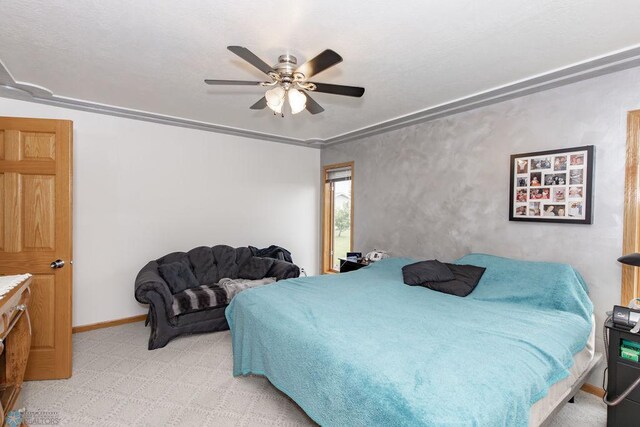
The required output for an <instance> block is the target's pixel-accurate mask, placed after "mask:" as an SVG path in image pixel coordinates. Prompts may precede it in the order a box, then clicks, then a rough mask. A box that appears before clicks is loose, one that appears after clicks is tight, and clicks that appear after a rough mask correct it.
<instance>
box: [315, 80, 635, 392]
mask: <svg viewBox="0 0 640 427" xmlns="http://www.w3.org/2000/svg"><path fill="white" fill-rule="evenodd" d="M639 94H640V68H635V69H630V70H627V71H622V72H618V73H614V74H609V75H605V76H602V77H597V78H594V79H590V80H585V81H582V82H579V83H575V84H571V85H567V86H563V87H559V88H556V89H552V90H548V91H545V92H540V93H536V94H532V95H529V96H525V97H521V98H517V99H512V100H509V101H505V102H502V103H499V104H494V105H490V106H486V107H482V108H478V109H475V110H471V111H467V112H464V113H460V114H456V115H453V116H450V117H446V118H442V119H439V120H434V121H432V122H428V123H423V124H419V125H414V126H409V127H405V128H402V129H398V130H396V131H393V132H388V133H385V134H382V135H377V136H373V137H370V138H367V139H362V140H359V141H354V142H349V143H346V144H340V145H335V146H332V147H328V148H325V149H323V152H322V161H323V163H324V164H330V163H338V162H345V161H350V160H354V161H355V165H354V171H355V175H354V193H355V194H354V210H355V215H354V230H355V234H354V239H355V248H354V250H358V251H362V252H367V251H370V250H372V249H373V248H374V247H375V248H378V249H386V250H389V251H390V252H391V254H392V255H394V256H413V257H416V258H422V259H430V258H438V259H440V260H443V261H444V260H452V259H455V258H457V257H460V256H462V255H465V254H467V253H469V252H485V253H491V254H495V255H500V256H508V257H515V258H521V259H530V260H540V261H555V262H564V263H569V264H571V265H573V266H574V267H575V268H576V269H577V270H578V271H579V272H580V273H581V274H582V275H583V276H584V278H585V280H586V281H587V283H588V285H589V289H590V296H591V299H592V300H593V302H594V307H595V308H594V313H595V315H596V319H597V323H598V327H597V329H596V336H597V349H598V351H600V352H602V351H603V350H602V345H601V343H602V332H601V330H602V322H603V320H604V315H605V311H607V310H611V308H612V306H613V305H614V304H618V303H620V280H621V278H620V276H621V266H620V263H618V262H616V258H617V257H619V256H620V255H621V251H622V220H623V206H624V169H625V145H626V116H627V112H628V111H629V110H634V109H638V108H640V97H639V96H638V95H639ZM581 145H595V160H596V161H595V173H594V185H595V187H594V219H593V224H592V225H575V224H548V223H547V224H542V223H524V222H510V221H509V220H508V205H509V156H510V155H511V154H516V153H526V152H532V151H542V150H550V149H556V148H566V147H575V146H581ZM601 379H602V376H601V372H600V373H598V374H596V375H594V376H592V378H591V379H590V382H591V383H592V384H599V383H600V381H601Z"/></svg>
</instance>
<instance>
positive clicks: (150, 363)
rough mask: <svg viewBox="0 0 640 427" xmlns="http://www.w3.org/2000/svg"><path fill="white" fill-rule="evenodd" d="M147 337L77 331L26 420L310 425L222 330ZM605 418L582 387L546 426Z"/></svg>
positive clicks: (33, 391) (34, 387)
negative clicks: (237, 371) (68, 354)
mask: <svg viewBox="0 0 640 427" xmlns="http://www.w3.org/2000/svg"><path fill="white" fill-rule="evenodd" d="M148 338H149V329H148V328H145V327H144V325H143V324H142V323H132V324H129V325H123V326H116V327H113V328H108V329H100V330H96V331H91V332H84V333H81V334H75V335H74V336H73V345H74V348H73V376H72V378H71V379H69V380H61V381H37V382H29V383H26V385H25V388H24V391H23V406H25V407H26V409H27V411H28V414H27V421H29V417H32V419H33V420H34V421H35V420H36V418H37V417H38V416H40V417H43V416H44V417H49V419H50V418H51V417H57V418H58V419H59V421H60V424H61V425H74V426H91V425H98V426H138V425H140V426H142V425H148V426H162V425H176V426H227V425H228V426H297V425H311V424H313V421H311V420H310V419H309V418H308V417H307V416H306V414H305V413H304V412H303V411H302V410H301V409H300V408H299V407H298V406H297V405H296V404H295V403H293V401H291V400H290V399H289V398H287V396H285V395H284V394H282V393H280V392H279V391H278V390H277V389H276V388H275V387H273V386H272V385H271V384H270V383H269V381H267V380H266V379H264V378H262V377H243V378H234V377H233V376H232V375H231V368H232V359H231V338H230V335H229V332H228V331H226V332H218V333H213V334H202V335H193V336H188V337H182V338H178V339H176V340H174V341H172V342H170V343H169V344H168V345H167V346H166V347H165V348H163V349H158V350H153V351H148V350H147V340H148ZM33 424H35V423H33ZM605 424H606V409H605V406H604V404H603V403H602V402H601V400H600V399H598V398H597V397H595V396H592V395H589V394H586V393H583V392H580V393H579V394H578V396H576V403H574V404H567V405H565V406H564V408H563V409H562V411H561V412H560V413H559V414H558V415H557V416H556V418H555V419H554V420H553V422H552V424H551V425H552V426H555V427H557V426H580V427H589V426H604V425H605Z"/></svg>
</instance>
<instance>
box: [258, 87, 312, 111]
mask: <svg viewBox="0 0 640 427" xmlns="http://www.w3.org/2000/svg"><path fill="white" fill-rule="evenodd" d="M304 95H305V96H306V97H307V105H306V106H305V108H306V109H307V111H308V112H310V113H311V114H318V113H322V112H323V111H324V108H322V107H321V106H320V104H318V103H317V102H316V101H315V100H314V99H313V98H312V97H310V96H309V94H308V93H306V92H304ZM265 101H266V100H265Z"/></svg>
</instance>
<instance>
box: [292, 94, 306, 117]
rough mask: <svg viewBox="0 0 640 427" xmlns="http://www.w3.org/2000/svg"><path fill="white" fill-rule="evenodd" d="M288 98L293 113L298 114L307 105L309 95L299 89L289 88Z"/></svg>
mask: <svg viewBox="0 0 640 427" xmlns="http://www.w3.org/2000/svg"><path fill="white" fill-rule="evenodd" d="M288 98H289V105H290V106H291V113H292V114H298V113H299V112H300V111H302V110H304V107H306V105H307V97H306V96H305V95H304V93H302V92H300V91H299V90H298V89H289V94H288Z"/></svg>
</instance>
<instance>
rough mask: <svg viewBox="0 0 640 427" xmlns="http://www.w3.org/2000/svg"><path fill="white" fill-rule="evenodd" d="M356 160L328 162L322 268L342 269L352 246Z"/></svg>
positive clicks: (325, 175)
mask: <svg viewBox="0 0 640 427" xmlns="http://www.w3.org/2000/svg"><path fill="white" fill-rule="evenodd" d="M352 177H353V162H348V163H340V164H335V165H327V166H325V167H324V171H323V182H324V185H323V191H324V194H323V213H322V271H323V273H330V272H337V271H339V270H340V261H339V260H338V258H344V257H345V256H346V255H347V252H350V251H351V248H352V246H353V179H352Z"/></svg>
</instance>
